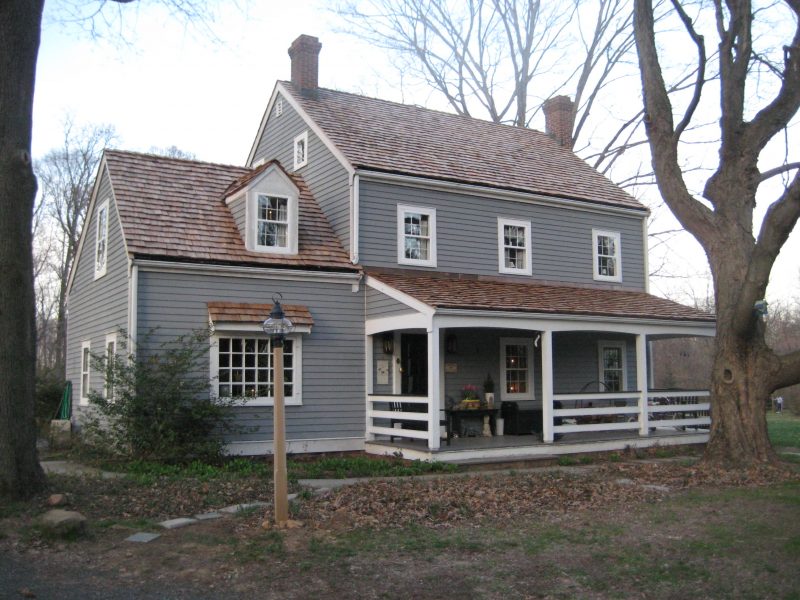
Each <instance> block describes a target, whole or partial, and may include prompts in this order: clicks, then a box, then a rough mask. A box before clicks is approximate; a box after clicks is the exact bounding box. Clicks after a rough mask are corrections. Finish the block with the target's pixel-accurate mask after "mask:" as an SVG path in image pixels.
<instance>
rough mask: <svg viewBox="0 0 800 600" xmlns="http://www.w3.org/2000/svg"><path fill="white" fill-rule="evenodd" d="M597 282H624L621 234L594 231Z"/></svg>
mask: <svg viewBox="0 0 800 600" xmlns="http://www.w3.org/2000/svg"><path fill="white" fill-rule="evenodd" d="M592 240H593V249H592V255H593V256H592V258H593V259H594V273H593V276H594V279H595V281H622V258H621V255H620V253H621V251H620V241H619V233H618V232H616V231H599V230H597V229H593V230H592Z"/></svg>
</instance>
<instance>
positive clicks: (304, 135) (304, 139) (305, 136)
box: [292, 129, 308, 171]
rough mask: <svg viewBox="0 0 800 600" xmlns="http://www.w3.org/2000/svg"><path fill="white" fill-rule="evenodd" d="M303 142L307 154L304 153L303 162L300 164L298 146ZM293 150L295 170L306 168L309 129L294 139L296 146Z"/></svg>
mask: <svg viewBox="0 0 800 600" xmlns="http://www.w3.org/2000/svg"><path fill="white" fill-rule="evenodd" d="M301 141H302V142H303V147H304V148H305V152H304V153H303V160H302V161H300V162H297V145H298V144H299V143H300V142H301ZM292 149H293V152H292V157H293V159H294V170H295V171H297V169H299V168H301V167H305V166H306V165H307V164H308V130H307V129H306V130H305V131H304V132H303V133H301V134H300V135H298V136H296V137H295V138H294V146H293V147H292Z"/></svg>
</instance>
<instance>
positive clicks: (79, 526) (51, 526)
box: [39, 508, 86, 536]
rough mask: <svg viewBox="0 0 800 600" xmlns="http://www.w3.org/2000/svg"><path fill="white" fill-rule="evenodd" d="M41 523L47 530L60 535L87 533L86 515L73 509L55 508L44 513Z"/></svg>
mask: <svg viewBox="0 0 800 600" xmlns="http://www.w3.org/2000/svg"><path fill="white" fill-rule="evenodd" d="M39 523H40V524H41V526H42V528H43V529H44V530H45V531H48V532H50V533H53V534H55V535H59V536H66V535H71V534H74V535H83V534H84V533H86V517H84V516H83V515H82V514H81V513H79V512H75V511H73V510H63V509H60V508H54V509H53V510H49V511H47V512H46V513H44V514H43V515H42V517H41V519H40V520H39Z"/></svg>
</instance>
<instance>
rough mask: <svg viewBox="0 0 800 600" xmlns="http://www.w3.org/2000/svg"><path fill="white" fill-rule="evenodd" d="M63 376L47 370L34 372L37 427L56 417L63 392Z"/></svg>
mask: <svg viewBox="0 0 800 600" xmlns="http://www.w3.org/2000/svg"><path fill="white" fill-rule="evenodd" d="M64 385H65V381H64V378H63V377H61V376H60V375H59V374H58V373H56V372H55V371H52V370H49V371H44V372H39V373H37V374H36V424H37V425H38V427H39V428H41V427H43V426H44V425H47V424H48V423H50V420H51V419H55V418H56V413H57V412H58V407H59V406H60V405H61V397H62V396H63V394H64Z"/></svg>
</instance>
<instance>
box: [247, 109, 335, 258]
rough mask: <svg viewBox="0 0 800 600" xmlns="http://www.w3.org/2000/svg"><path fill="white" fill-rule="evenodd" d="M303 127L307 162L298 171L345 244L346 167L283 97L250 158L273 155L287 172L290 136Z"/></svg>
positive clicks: (290, 159) (291, 146)
mask: <svg viewBox="0 0 800 600" xmlns="http://www.w3.org/2000/svg"><path fill="white" fill-rule="evenodd" d="M275 105H277V102H275ZM304 131H308V164H307V165H306V166H304V167H301V168H300V169H299V170H298V173H299V174H300V175H302V176H303V179H305V182H306V183H307V184H308V187H309V189H310V190H311V193H312V194H314V198H315V199H316V200H317V202H318V203H319V205H320V208H321V209H322V212H324V213H325V216H326V217H327V218H328V221H329V222H330V224H331V226H332V227H333V230H334V232H335V233H336V235H337V236H338V237H339V240H340V241H341V243H342V245H343V246H344V247H345V248H349V247H350V180H349V175H348V173H347V170H346V169H345V168H344V167H343V166H342V164H341V163H340V162H339V161H338V159H337V158H336V157H335V156H334V155H333V154H332V153H331V152H330V151H329V150H328V148H327V147H326V146H325V144H323V143H322V141H320V139H319V138H318V137H317V135H316V134H315V133H314V132H313V131H312V130H311V128H310V127H309V126H308V124H307V123H306V122H305V121H304V120H303V119H302V117H301V116H300V115H299V114H298V113H297V112H296V111H295V110H294V109H293V108H292V107H291V106H290V105H289V103H288V102H286V101H285V100H284V102H283V113H282V114H281V115H280V116H278V115H276V114H275V106H273V108H272V112H271V113H270V115H269V117H268V119H267V124H266V126H265V127H264V132H263V134H262V136H261V139H259V140H258V144H257V146H256V152H255V154H254V156H253V162H254V163H255V162H258V161H260V160H261V159H266V160H273V159H277V160H278V161H279V162H280V163H281V165H283V167H284V168H285V169H286V170H287V171H289V172H291V171H292V170H293V168H294V160H293V153H294V138H295V137H297V136H298V135H300V134H301V133H303V132H304Z"/></svg>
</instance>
